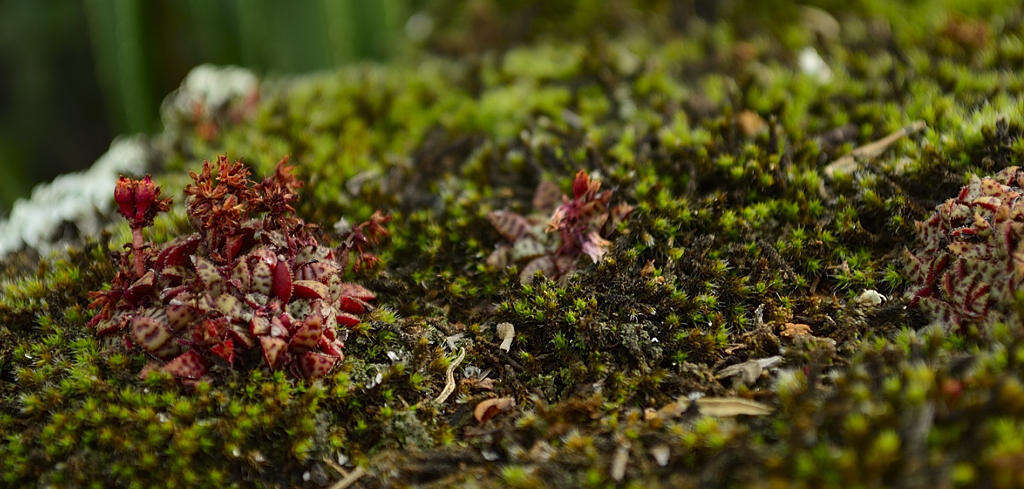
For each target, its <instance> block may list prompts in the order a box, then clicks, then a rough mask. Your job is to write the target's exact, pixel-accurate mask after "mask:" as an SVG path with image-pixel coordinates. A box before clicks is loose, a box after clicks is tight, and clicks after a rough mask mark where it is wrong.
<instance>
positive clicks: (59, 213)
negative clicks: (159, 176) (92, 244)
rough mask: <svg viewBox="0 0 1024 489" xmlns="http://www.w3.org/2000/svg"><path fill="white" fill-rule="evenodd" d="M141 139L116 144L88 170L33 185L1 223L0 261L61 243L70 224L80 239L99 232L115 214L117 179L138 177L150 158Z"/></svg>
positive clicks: (147, 149) (57, 245) (43, 250)
mask: <svg viewBox="0 0 1024 489" xmlns="http://www.w3.org/2000/svg"><path fill="white" fill-rule="evenodd" d="M150 155H151V149H150V146H149V143H148V142H147V141H146V139H145V138H143V137H142V136H134V137H129V138H121V139H117V140H115V141H114V142H113V143H112V144H111V145H110V149H108V150H107V152H106V153H104V154H103V156H101V157H100V158H99V159H98V160H96V163H94V164H93V165H92V167H91V168H89V169H88V170H86V171H83V172H76V173H69V174H65V175H60V176H58V177H57V178H55V179H53V181H52V182H49V183H43V184H39V185H37V186H36V187H35V188H34V189H32V195H31V197H30V198H28V199H19V200H18V201H17V202H15V203H14V206H13V207H12V208H11V213H10V215H9V216H8V218H7V219H6V220H0V257H2V256H4V255H6V254H8V253H11V252H13V251H17V250H19V249H22V248H23V247H28V248H31V249H34V250H36V251H38V252H40V253H44V254H45V253H49V252H50V251H52V250H53V249H55V248H57V247H59V246H60V245H62V244H63V243H64V242H65V240H66V239H67V238H69V237H70V236H66V235H65V234H66V233H65V232H64V231H65V230H66V229H67V227H66V226H67V225H70V226H71V227H72V228H73V230H74V231H75V234H76V235H78V236H84V235H91V234H96V233H98V232H99V231H100V230H101V229H102V227H103V225H104V224H105V222H106V221H105V220H104V217H105V216H107V215H109V214H110V213H111V211H112V210H113V205H114V201H113V195H114V183H115V182H116V181H117V177H118V176H120V175H140V174H142V173H143V172H145V170H146V168H147V166H148V161H149V159H150Z"/></svg>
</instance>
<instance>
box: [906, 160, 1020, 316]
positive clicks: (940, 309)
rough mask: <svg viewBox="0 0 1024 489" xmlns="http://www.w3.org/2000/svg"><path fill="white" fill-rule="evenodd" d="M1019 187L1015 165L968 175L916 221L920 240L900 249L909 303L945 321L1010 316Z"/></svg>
mask: <svg viewBox="0 0 1024 489" xmlns="http://www.w3.org/2000/svg"><path fill="white" fill-rule="evenodd" d="M1022 187H1024V171H1021V170H1020V169H1019V168H1017V167H1008V168H1006V169H1004V170H1002V171H1000V172H999V173H998V174H996V175H993V176H991V177H984V178H977V177H975V178H974V179H973V180H972V181H971V182H970V184H968V185H967V186H965V187H963V188H962V189H961V190H960V193H959V194H958V195H957V196H956V197H955V198H952V199H949V200H947V201H946V202H944V203H942V204H940V205H939V206H937V207H936V208H935V212H934V213H933V214H932V215H931V216H930V217H929V218H928V219H927V220H925V221H922V222H918V223H917V232H918V237H919V240H920V242H921V246H920V247H919V248H918V249H916V250H914V251H913V252H909V251H908V252H907V253H906V259H907V263H908V265H907V271H908V275H909V277H910V279H911V281H912V282H914V283H915V287H914V288H913V289H912V290H911V292H910V294H911V301H912V302H914V303H918V304H920V306H921V307H922V308H923V309H924V310H925V311H926V312H928V313H930V314H931V315H932V316H933V317H934V318H936V319H937V320H938V321H939V322H941V323H943V324H945V325H947V326H950V327H959V326H962V325H963V324H965V323H967V322H973V323H977V324H985V323H990V322H994V321H1012V320H1014V318H1015V317H1016V315H1017V313H1016V312H1015V311H1016V307H1015V303H1016V300H1017V294H1018V291H1019V290H1020V289H1021V286H1022V284H1024V239H1022V237H1024V199H1022V196H1024V189H1022ZM1017 322H1019V320H1017Z"/></svg>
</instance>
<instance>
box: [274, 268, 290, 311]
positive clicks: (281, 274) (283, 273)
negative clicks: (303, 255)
mask: <svg viewBox="0 0 1024 489" xmlns="http://www.w3.org/2000/svg"><path fill="white" fill-rule="evenodd" d="M274 295H276V296H277V298H278V299H280V300H281V302H288V299H291V297H292V272H291V269H289V268H288V263H287V262H285V261H284V260H281V261H278V262H277V266H276V267H274Z"/></svg>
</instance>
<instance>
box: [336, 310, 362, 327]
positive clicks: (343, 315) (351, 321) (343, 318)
mask: <svg viewBox="0 0 1024 489" xmlns="http://www.w3.org/2000/svg"><path fill="white" fill-rule="evenodd" d="M338 324H340V325H342V326H348V327H350V328H351V327H353V326H355V325H357V324H359V317H358V316H353V315H351V314H349V313H347V312H339V313H338Z"/></svg>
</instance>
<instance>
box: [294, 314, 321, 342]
mask: <svg viewBox="0 0 1024 489" xmlns="http://www.w3.org/2000/svg"><path fill="white" fill-rule="evenodd" d="M322 334H323V320H322V319H320V317H319V316H316V315H311V316H310V317H309V318H307V319H306V321H305V322H304V323H303V324H302V326H301V327H299V329H298V330H297V331H296V332H295V334H294V335H292V339H291V341H290V342H289V344H288V348H289V349H292V348H306V349H308V348H313V347H314V346H316V344H317V341H319V340H320V335H322Z"/></svg>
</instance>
